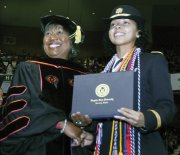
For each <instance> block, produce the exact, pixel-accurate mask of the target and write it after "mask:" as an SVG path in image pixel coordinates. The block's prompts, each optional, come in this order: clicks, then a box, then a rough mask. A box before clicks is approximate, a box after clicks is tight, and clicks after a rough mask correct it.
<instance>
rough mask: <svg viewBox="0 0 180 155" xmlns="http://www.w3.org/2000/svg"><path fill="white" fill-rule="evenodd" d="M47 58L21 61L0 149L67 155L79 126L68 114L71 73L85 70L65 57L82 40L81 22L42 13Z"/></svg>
mask: <svg viewBox="0 0 180 155" xmlns="http://www.w3.org/2000/svg"><path fill="white" fill-rule="evenodd" d="M41 28H42V31H43V33H44V37H43V47H44V51H45V53H46V55H47V57H45V58H39V59H36V60H31V61H26V62H21V63H20V64H19V66H18V68H17V70H16V73H15V75H14V79H13V81H12V85H11V87H10V89H9V91H8V93H7V100H6V103H3V106H4V111H3V114H2V116H1V120H0V122H1V124H0V154H1V155H7V154H8V155H15V154H16V155H45V154H47V155H48V154H52V155H55V154H57V155H69V154H70V142H69V141H70V140H69V139H68V138H67V137H69V138H72V139H74V141H75V142H76V144H79V143H80V141H81V139H80V135H81V129H80V128H79V127H77V126H75V125H74V124H73V123H71V122H70V121H69V120H68V115H69V112H70V110H71V97H72V86H73V76H74V75H76V74H84V73H85V70H84V69H83V68H82V67H80V66H79V65H77V64H75V63H73V62H71V61H69V60H68V59H69V57H70V54H71V53H72V51H73V52H74V51H75V48H76V47H77V46H78V44H80V43H81V42H82V41H83V35H82V31H81V27H80V26H78V25H77V24H76V23H75V22H73V21H71V20H70V19H69V18H66V17H63V16H59V15H50V16H45V17H42V18H41Z"/></svg>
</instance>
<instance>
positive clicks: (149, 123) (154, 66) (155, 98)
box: [142, 54, 176, 132]
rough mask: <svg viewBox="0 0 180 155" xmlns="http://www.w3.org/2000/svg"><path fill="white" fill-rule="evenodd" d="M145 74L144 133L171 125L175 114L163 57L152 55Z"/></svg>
mask: <svg viewBox="0 0 180 155" xmlns="http://www.w3.org/2000/svg"><path fill="white" fill-rule="evenodd" d="M151 60H152V61H151V63H149V66H150V67H148V69H146V73H145V74H147V75H148V82H147V83H148V86H147V87H146V88H149V93H148V94H150V95H149V96H148V95H145V99H144V101H145V103H144V104H147V106H148V108H147V110H146V111H143V114H144V118H145V130H142V131H145V132H151V131H153V130H157V129H159V128H161V127H164V126H167V125H168V124H170V123H171V121H172V120H173V118H174V115H175V113H176V106H175V104H174V99H173V92H172V88H171V83H170V75H169V71H168V65H167V61H166V59H165V57H164V56H163V55H161V54H155V55H153V59H151Z"/></svg>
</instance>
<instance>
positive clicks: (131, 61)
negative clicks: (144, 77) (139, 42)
mask: <svg viewBox="0 0 180 155" xmlns="http://www.w3.org/2000/svg"><path fill="white" fill-rule="evenodd" d="M140 52H141V49H140V48H136V49H133V50H132V51H131V52H129V53H128V55H127V56H126V57H125V59H123V61H122V63H121V65H120V66H119V68H118V69H117V71H126V70H134V65H135V60H136V59H137V62H138V64H137V65H138V66H137V67H138V80H137V85H138V111H140V110H141V105H140V99H141V98H140V97H141V94H140V90H141V88H140V75H141V74H140V57H139V54H140ZM115 57H117V54H115V55H114V56H113V57H112V58H111V60H110V61H109V62H108V64H107V65H106V67H105V68H104V70H103V71H102V73H106V72H110V70H111V68H112V66H113V64H114V62H115ZM115 125H117V123H115V121H113V123H112V133H111V142H110V151H109V155H112V150H113V149H112V148H113V140H112V139H113V137H115V138H116V139H117V135H114V134H117V131H114V129H117V126H115ZM125 125H126V123H125ZM101 126H102V124H101ZM128 126H129V128H130V148H131V152H130V154H131V155H135V130H134V127H132V126H130V125H128ZM122 127H123V123H121V121H120V123H119V139H120V143H119V145H120V146H119V149H120V150H119V153H118V155H123V150H122V143H121V142H122V140H124V139H123V137H122V135H123V133H122V132H123V131H122ZM125 129H126V127H125ZM99 132H100V133H102V129H101V130H99ZM100 133H99V135H101V136H100V137H101V138H99V137H98V135H97V138H98V139H99V140H100V141H101V140H102V134H100ZM137 139H138V141H137V144H138V146H137V151H138V152H137V153H138V155H140V154H141V143H140V142H141V137H140V133H139V132H138V138H137ZM114 140H115V139H114ZM100 144H101V143H100ZM115 144H117V143H116V142H115ZM97 152H98V154H96V153H95V155H99V153H100V145H98V151H97ZM125 154H126V153H125Z"/></svg>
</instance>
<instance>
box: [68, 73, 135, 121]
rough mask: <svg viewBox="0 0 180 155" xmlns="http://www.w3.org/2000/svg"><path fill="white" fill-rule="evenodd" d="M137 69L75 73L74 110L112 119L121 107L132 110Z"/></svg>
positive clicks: (73, 111) (72, 111) (92, 116)
mask: <svg viewBox="0 0 180 155" xmlns="http://www.w3.org/2000/svg"><path fill="white" fill-rule="evenodd" d="M134 79H135V72H134V71H123V72H116V73H95V74H86V75H75V76H74V87H73V99H72V110H71V113H75V112H81V113H82V114H84V115H88V116H89V117H91V118H94V119H96V118H97V119H98V118H112V117H113V116H114V115H120V113H118V112H117V109H119V108H121V107H125V108H129V109H133V103H134V88H135V84H134V81H135V80H134Z"/></svg>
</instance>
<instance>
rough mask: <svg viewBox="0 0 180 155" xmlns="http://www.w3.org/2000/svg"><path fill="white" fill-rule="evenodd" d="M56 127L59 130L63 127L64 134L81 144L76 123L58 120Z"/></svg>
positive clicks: (80, 132) (79, 132)
mask: <svg viewBox="0 0 180 155" xmlns="http://www.w3.org/2000/svg"><path fill="white" fill-rule="evenodd" d="M64 125H65V127H64ZM56 128H58V129H60V130H63V128H64V130H63V133H64V134H65V135H66V136H68V137H69V138H71V139H74V140H75V141H76V144H77V145H80V144H81V134H82V130H81V128H79V127H77V126H76V125H74V124H73V123H71V122H69V121H67V123H65V121H60V122H58V124H57V125H56Z"/></svg>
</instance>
